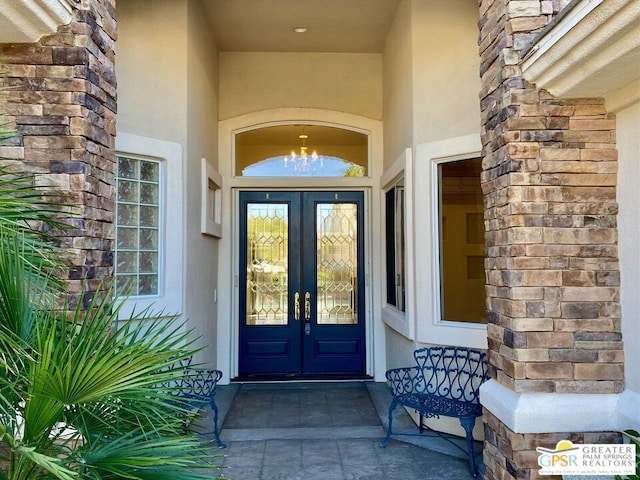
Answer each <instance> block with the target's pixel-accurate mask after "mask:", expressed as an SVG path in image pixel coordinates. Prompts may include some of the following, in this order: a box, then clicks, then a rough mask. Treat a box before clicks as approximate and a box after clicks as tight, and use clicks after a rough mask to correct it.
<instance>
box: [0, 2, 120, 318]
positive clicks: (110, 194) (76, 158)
mask: <svg viewBox="0 0 640 480" xmlns="http://www.w3.org/2000/svg"><path fill="white" fill-rule="evenodd" d="M69 3H70V4H72V5H73V7H72V9H73V16H74V20H73V21H72V22H71V23H70V24H68V25H65V26H61V27H60V28H59V29H58V31H57V33H55V34H52V35H47V36H44V37H42V38H41V39H40V40H39V41H38V42H36V43H33V44H4V45H0V62H2V64H1V65H0V77H2V80H3V82H2V85H3V86H4V87H5V90H4V91H3V92H2V93H3V95H4V99H3V103H2V110H1V111H2V113H5V114H7V115H9V118H10V119H12V120H15V125H16V130H17V132H18V136H17V137H16V138H15V139H14V141H13V144H12V145H10V146H4V147H0V157H2V158H5V159H7V158H8V159H10V161H13V162H17V163H18V165H19V167H20V168H21V169H23V170H26V171H30V172H33V173H35V174H36V182H37V183H38V184H39V185H41V186H43V187H44V188H45V189H47V190H49V191H54V192H59V193H60V196H59V200H60V201H63V202H64V203H66V204H68V205H70V206H72V207H73V209H74V211H75V212H76V213H77V214H78V215H77V216H74V217H69V218H66V219H65V221H66V222H67V223H70V224H71V225H72V226H73V229H71V230H68V231H65V232H62V242H61V243H62V246H63V247H65V249H66V251H67V253H66V255H65V257H66V261H67V263H68V265H69V271H68V274H67V275H66V276H67V280H68V281H67V285H68V288H69V290H70V292H71V302H72V306H73V305H75V304H76V303H77V302H80V301H81V302H83V304H84V305H85V306H86V305H87V303H88V300H89V298H90V297H91V295H92V292H94V291H95V290H96V288H97V286H98V284H99V282H100V281H101V280H103V279H109V278H110V277H111V276H112V263H113V256H112V252H111V249H112V243H113V238H114V228H113V210H114V165H115V151H114V144H115V135H116V126H115V119H116V78H115V70H114V56H115V55H114V44H115V40H116V15H115V0H73V2H69ZM84 286H86V293H85V298H83V299H81V298H80V297H81V293H82V291H83V287H84Z"/></svg>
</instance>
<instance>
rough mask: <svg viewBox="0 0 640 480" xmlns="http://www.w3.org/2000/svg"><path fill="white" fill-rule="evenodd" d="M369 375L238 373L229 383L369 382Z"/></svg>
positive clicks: (371, 378)
mask: <svg viewBox="0 0 640 480" xmlns="http://www.w3.org/2000/svg"><path fill="white" fill-rule="evenodd" d="M370 381H373V377H371V376H369V375H357V376H354V375H331V376H327V375H314V376H310V375H286V376H285V375H240V376H238V377H236V378H232V379H231V383H348V382H370Z"/></svg>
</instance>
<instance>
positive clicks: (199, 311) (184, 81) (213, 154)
mask: <svg viewBox="0 0 640 480" xmlns="http://www.w3.org/2000/svg"><path fill="white" fill-rule="evenodd" d="M118 21H119V30H120V33H119V39H118V43H117V62H116V63H117V67H116V68H117V74H118V93H119V102H118V103H119V104H118V107H119V109H118V132H126V133H128V134H134V135H139V136H142V137H149V138H151V139H157V140H165V141H170V142H175V143H176V144H179V145H180V146H181V147H182V165H183V169H182V175H183V178H184V184H183V185H181V186H180V189H181V197H180V198H179V199H177V200H176V199H175V198H172V199H169V201H172V202H176V201H177V202H179V205H180V206H179V208H180V211H181V212H182V217H183V220H182V221H183V226H184V231H182V232H181V231H171V232H168V233H167V234H168V235H172V236H175V235H182V236H183V240H184V243H183V244H184V245H185V246H186V248H184V249H183V251H181V252H178V251H169V252H166V253H167V255H169V256H175V255H182V260H183V262H184V263H183V265H184V268H183V269H182V271H180V272H176V274H178V275H182V276H183V280H184V292H181V295H182V297H183V301H182V305H183V310H182V312H181V313H182V314H183V318H184V319H185V320H186V321H187V322H188V327H189V328H192V329H194V330H195V333H196V334H198V335H200V336H201V341H200V345H201V346H205V347H206V346H208V345H215V344H216V337H215V327H216V304H215V302H214V292H213V290H214V289H215V288H216V285H217V267H218V265H217V240H215V239H213V238H211V237H205V236H203V235H202V234H201V233H200V195H201V187H200V181H201V158H207V159H209V160H210V161H211V162H212V164H214V165H216V164H217V161H218V158H217V137H218V135H217V92H218V86H217V81H218V79H217V70H218V69H217V52H216V48H215V43H214V40H213V37H212V33H211V29H210V27H209V25H208V24H207V23H206V16H205V15H204V14H203V12H202V7H201V4H200V2H175V1H172V0H131V1H127V2H120V3H119V4H118ZM167 180H168V182H169V183H171V182H172V181H175V179H174V178H168V179H167ZM171 313H173V312H171ZM214 359H215V349H214V348H206V349H205V350H204V351H203V352H202V354H201V359H200V360H202V361H207V362H208V361H213V360H214Z"/></svg>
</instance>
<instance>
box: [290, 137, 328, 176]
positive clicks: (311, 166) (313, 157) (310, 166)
mask: <svg viewBox="0 0 640 480" xmlns="http://www.w3.org/2000/svg"><path fill="white" fill-rule="evenodd" d="M298 138H299V139H300V140H301V145H300V153H296V152H295V151H294V150H291V155H285V157H284V166H285V167H287V166H288V165H289V164H291V165H293V170H294V171H295V172H299V173H305V172H310V171H313V170H315V169H316V163H317V161H318V158H319V157H318V153H317V152H316V151H315V150H314V151H313V153H311V154H309V152H308V151H307V150H308V147H307V139H308V138H309V135H307V134H306V133H304V129H303V130H302V133H301V134H300V135H298ZM320 166H322V161H321V162H320Z"/></svg>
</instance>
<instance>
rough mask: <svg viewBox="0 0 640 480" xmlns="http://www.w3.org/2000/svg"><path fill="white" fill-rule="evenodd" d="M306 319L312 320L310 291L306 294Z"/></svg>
mask: <svg viewBox="0 0 640 480" xmlns="http://www.w3.org/2000/svg"><path fill="white" fill-rule="evenodd" d="M304 319H305V320H306V321H307V322H310V321H311V294H310V293H309V292H305V294H304Z"/></svg>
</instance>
